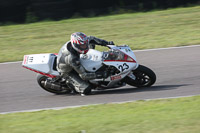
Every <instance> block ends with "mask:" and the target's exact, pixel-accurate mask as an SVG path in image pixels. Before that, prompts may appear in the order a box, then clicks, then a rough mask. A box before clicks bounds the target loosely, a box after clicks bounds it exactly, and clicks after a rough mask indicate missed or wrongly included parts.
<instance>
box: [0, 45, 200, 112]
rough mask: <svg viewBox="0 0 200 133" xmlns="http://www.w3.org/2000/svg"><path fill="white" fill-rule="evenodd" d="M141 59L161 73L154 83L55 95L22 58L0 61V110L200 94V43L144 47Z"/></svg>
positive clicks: (140, 54)
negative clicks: (24, 64)
mask: <svg viewBox="0 0 200 133" xmlns="http://www.w3.org/2000/svg"><path fill="white" fill-rule="evenodd" d="M135 54H136V57H137V61H138V62H139V63H140V64H143V65H145V66H148V67H149V68H151V69H152V70H153V71H155V73H156V75H157V82H156V83H155V85H154V86H153V87H150V88H143V89H138V88H134V87H131V86H125V87H123V88H119V89H115V90H105V91H96V92H95V93H94V94H93V95H89V96H85V97H81V96H80V95H54V94H51V93H48V92H46V91H44V90H42V89H41V88H40V87H39V86H38V84H37V83H36V73H34V72H31V71H29V70H27V69H24V68H22V67H21V62H16V63H1V64H0V113H3V112H13V111H22V110H35V109H43V108H54V107H68V106H79V105H88V104H99V103H110V102H124V101H134V100H143V99H157V98H167V97H179V96H189V95H200V87H199V84H200V45H197V46H190V47H181V48H169V49H157V50H142V51H136V52H135Z"/></svg>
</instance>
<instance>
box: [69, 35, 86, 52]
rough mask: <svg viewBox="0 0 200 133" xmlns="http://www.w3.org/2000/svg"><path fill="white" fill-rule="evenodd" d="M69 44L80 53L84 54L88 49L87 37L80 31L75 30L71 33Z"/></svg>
mask: <svg viewBox="0 0 200 133" xmlns="http://www.w3.org/2000/svg"><path fill="white" fill-rule="evenodd" d="M71 44H72V47H73V48H74V49H75V50H76V51H77V52H79V53H80V54H86V53H87V52H88V50H89V39H88V37H87V36H86V35H85V34H84V33H82V32H75V33H73V34H72V35H71Z"/></svg>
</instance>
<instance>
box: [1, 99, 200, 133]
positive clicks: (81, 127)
mask: <svg viewBox="0 0 200 133" xmlns="http://www.w3.org/2000/svg"><path fill="white" fill-rule="evenodd" d="M199 104H200V96H194V97H187V98H178V99H165V100H152V101H136V102H131V103H123V104H104V105H93V106H87V107H79V108H69V109H63V110H58V111H54V110H48V111H38V112H28V113H14V114H6V115H0V123H1V124H0V131H1V133H27V132H31V133H47V132H48V133H61V132H65V133H81V131H82V132H83V131H84V132H86V133H133V132H134V133H198V132H199V131H200V126H199V125H200V106H199Z"/></svg>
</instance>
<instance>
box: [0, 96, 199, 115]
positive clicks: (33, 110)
mask: <svg viewBox="0 0 200 133" xmlns="http://www.w3.org/2000/svg"><path fill="white" fill-rule="evenodd" d="M193 96H199V95H188V96H177V97H164V98H155V99H140V100H144V101H151V100H164V99H176V98H184V97H193ZM140 100H132V101H123V102H109V103H98V104H87V105H76V106H65V107H54V108H43V109H31V110H21V111H10V112H1V113H0V114H11V113H23V112H36V111H44V110H61V109H67V108H79V107H87V106H91V105H102V104H123V103H130V102H135V101H140Z"/></svg>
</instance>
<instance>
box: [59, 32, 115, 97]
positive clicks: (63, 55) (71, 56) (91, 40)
mask: <svg viewBox="0 0 200 133" xmlns="http://www.w3.org/2000/svg"><path fill="white" fill-rule="evenodd" d="M95 44H97V45H101V46H106V45H114V43H113V42H112V41H110V42H108V41H105V40H102V39H99V38H96V37H94V36H86V35H85V34H84V33H82V32H75V33H73V34H71V40H70V41H68V42H66V43H65V44H64V45H63V46H62V48H61V49H60V51H59V53H58V57H57V69H58V72H60V74H61V77H62V78H64V79H66V83H67V85H68V86H70V87H72V88H73V89H75V90H76V91H77V92H79V93H81V94H82V95H84V94H87V93H90V91H91V87H92V86H90V84H89V83H88V80H91V79H96V78H99V79H101V78H107V77H108V74H107V73H106V72H98V73H93V72H86V70H85V69H84V67H83V66H82V65H81V63H80V54H86V53H87V52H88V50H89V48H94V47H95Z"/></svg>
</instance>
